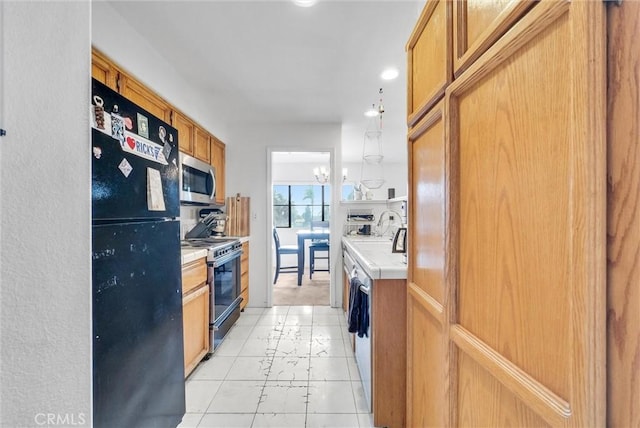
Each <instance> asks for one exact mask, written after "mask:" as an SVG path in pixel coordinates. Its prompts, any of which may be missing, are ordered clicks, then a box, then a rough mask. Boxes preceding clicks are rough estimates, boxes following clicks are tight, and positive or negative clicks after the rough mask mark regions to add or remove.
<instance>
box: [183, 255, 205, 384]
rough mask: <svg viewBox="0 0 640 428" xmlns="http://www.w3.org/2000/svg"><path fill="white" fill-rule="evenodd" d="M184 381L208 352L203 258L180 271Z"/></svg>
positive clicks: (186, 265)
mask: <svg viewBox="0 0 640 428" xmlns="http://www.w3.org/2000/svg"><path fill="white" fill-rule="evenodd" d="M182 319H183V333H184V376H185V378H186V377H187V376H189V374H190V373H191V372H192V371H193V369H194V368H196V366H197V365H198V363H199V362H200V360H202V358H203V357H204V356H205V355H207V353H208V352H209V285H208V284H207V264H206V261H205V259H204V258H202V259H199V260H196V261H193V262H191V263H187V264H185V265H184V266H183V267H182Z"/></svg>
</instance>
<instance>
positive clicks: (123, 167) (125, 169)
mask: <svg viewBox="0 0 640 428" xmlns="http://www.w3.org/2000/svg"><path fill="white" fill-rule="evenodd" d="M118 169H119V170H120V172H122V175H124V176H125V177H127V178H129V174H131V171H133V167H132V166H131V164H130V163H129V161H128V160H127V158H122V162H120V165H118Z"/></svg>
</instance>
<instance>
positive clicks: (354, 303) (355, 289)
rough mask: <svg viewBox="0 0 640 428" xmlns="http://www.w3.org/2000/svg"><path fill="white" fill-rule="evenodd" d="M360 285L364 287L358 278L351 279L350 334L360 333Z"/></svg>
mask: <svg viewBox="0 0 640 428" xmlns="http://www.w3.org/2000/svg"><path fill="white" fill-rule="evenodd" d="M360 285H362V282H361V281H360V280H359V279H358V277H353V278H351V282H350V283H349V318H348V321H349V325H348V327H349V333H357V332H358V325H359V324H358V321H359V313H360V298H361V296H360Z"/></svg>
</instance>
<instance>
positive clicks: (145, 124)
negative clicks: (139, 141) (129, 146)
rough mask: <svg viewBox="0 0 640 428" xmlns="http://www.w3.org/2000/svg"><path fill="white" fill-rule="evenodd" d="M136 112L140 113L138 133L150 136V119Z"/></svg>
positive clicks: (146, 136)
mask: <svg viewBox="0 0 640 428" xmlns="http://www.w3.org/2000/svg"><path fill="white" fill-rule="evenodd" d="M136 114H137V115H138V135H140V136H141V137H144V138H149V119H147V116H144V115H141V114H140V113H136Z"/></svg>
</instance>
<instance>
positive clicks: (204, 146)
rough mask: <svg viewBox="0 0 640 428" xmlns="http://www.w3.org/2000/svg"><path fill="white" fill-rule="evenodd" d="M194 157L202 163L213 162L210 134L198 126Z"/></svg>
mask: <svg viewBox="0 0 640 428" xmlns="http://www.w3.org/2000/svg"><path fill="white" fill-rule="evenodd" d="M194 156H195V157H196V158H198V159H200V160H201V161H202V162H206V163H209V162H210V161H211V147H210V142H209V133H208V132H207V131H205V130H204V129H202V128H199V127H197V126H196V139H195V146H194Z"/></svg>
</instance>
